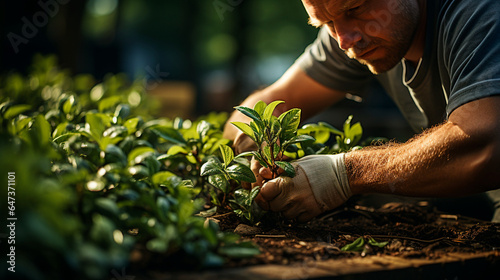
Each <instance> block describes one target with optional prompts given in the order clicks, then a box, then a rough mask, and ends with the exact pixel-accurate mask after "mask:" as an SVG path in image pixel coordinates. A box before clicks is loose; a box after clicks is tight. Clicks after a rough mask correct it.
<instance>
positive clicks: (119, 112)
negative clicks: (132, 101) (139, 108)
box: [113, 104, 130, 123]
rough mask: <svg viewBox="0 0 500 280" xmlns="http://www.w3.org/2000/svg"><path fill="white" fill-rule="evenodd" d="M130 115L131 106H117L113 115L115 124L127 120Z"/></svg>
mask: <svg viewBox="0 0 500 280" xmlns="http://www.w3.org/2000/svg"><path fill="white" fill-rule="evenodd" d="M129 115H130V105H128V104H120V105H118V106H116V109H115V113H114V115H113V117H114V118H113V119H114V120H115V123H116V122H117V121H118V119H122V120H123V119H125V118H127V117H128V116H129Z"/></svg>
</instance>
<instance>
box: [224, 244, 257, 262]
mask: <svg viewBox="0 0 500 280" xmlns="http://www.w3.org/2000/svg"><path fill="white" fill-rule="evenodd" d="M218 253H219V254H221V255H225V256H228V257H230V258H238V259H241V258H251V257H253V256H255V255H258V254H260V250H259V249H258V248H256V247H242V246H236V245H233V246H231V247H229V246H223V247H220V248H219V250H218Z"/></svg>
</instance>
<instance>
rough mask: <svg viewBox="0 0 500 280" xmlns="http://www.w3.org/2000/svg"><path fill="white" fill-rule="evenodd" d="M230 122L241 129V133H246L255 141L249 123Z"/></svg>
mask: <svg viewBox="0 0 500 280" xmlns="http://www.w3.org/2000/svg"><path fill="white" fill-rule="evenodd" d="M231 124H232V125H234V126H236V127H237V128H238V129H239V130H241V131H242V132H243V133H245V134H246V135H248V137H250V138H251V139H252V140H253V141H254V142H256V138H255V135H254V131H253V130H252V128H251V127H250V125H248V124H246V123H243V122H231Z"/></svg>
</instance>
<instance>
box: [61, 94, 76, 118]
mask: <svg viewBox="0 0 500 280" xmlns="http://www.w3.org/2000/svg"><path fill="white" fill-rule="evenodd" d="M75 103H76V99H75V96H74V95H71V96H69V97H68V99H66V101H65V102H64V105H63V112H64V113H65V114H69V113H71V111H72V109H73V106H75Z"/></svg>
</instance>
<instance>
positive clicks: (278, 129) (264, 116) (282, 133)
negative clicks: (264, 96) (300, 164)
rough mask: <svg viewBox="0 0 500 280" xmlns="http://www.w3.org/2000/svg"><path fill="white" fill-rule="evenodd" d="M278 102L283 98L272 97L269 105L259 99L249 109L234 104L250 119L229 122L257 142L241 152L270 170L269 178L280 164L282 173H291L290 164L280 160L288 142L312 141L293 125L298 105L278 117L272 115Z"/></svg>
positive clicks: (274, 174)
mask: <svg viewBox="0 0 500 280" xmlns="http://www.w3.org/2000/svg"><path fill="white" fill-rule="evenodd" d="M281 103H284V101H274V102H271V103H270V104H269V105H267V104H266V103H265V102H263V101H259V102H257V103H256V104H255V106H254V108H253V109H251V108H248V107H243V106H238V107H235V109H236V110H238V111H240V112H241V113H243V114H244V115H246V116H248V117H250V118H251V121H250V123H249V124H246V123H242V122H232V124H233V125H234V126H236V127H237V128H238V129H240V130H241V131H242V132H243V133H245V134H246V135H247V136H248V137H250V138H251V139H252V140H253V141H254V142H255V143H256V144H257V151H252V152H247V153H243V154H242V155H243V156H248V155H251V156H253V157H254V158H255V159H257V160H258V161H259V162H260V164H261V165H262V166H264V167H266V168H269V169H270V170H271V172H272V177H273V178H274V177H276V176H277V175H278V170H279V169H280V168H281V169H283V170H284V172H285V174H286V175H288V176H290V177H293V176H295V170H294V168H293V166H292V165H291V164H290V163H289V162H287V161H284V160H283V156H284V153H285V151H286V150H287V148H288V147H289V146H290V145H294V144H298V143H305V142H314V141H315V139H314V138H313V137H311V136H309V135H305V134H303V135H297V128H298V127H299V124H300V113H301V110H300V109H297V108H294V109H291V110H288V111H286V112H284V113H283V114H281V115H280V116H279V117H276V116H274V115H273V112H274V110H275V108H276V106H278V105H279V104H281Z"/></svg>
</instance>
